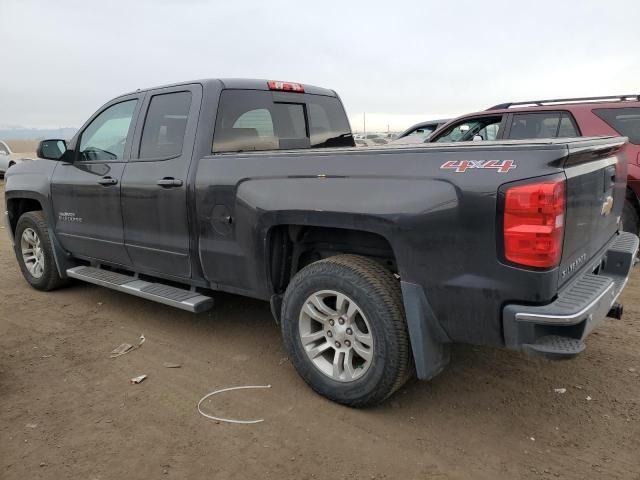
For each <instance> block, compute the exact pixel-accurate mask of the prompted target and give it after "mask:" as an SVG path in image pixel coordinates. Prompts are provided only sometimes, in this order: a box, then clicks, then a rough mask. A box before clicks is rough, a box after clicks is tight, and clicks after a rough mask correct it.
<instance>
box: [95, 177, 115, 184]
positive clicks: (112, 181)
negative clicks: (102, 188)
mask: <svg viewBox="0 0 640 480" xmlns="http://www.w3.org/2000/svg"><path fill="white" fill-rule="evenodd" d="M98 183H99V184H100V185H117V183H118V179H116V178H113V177H102V178H101V179H100V180H98Z"/></svg>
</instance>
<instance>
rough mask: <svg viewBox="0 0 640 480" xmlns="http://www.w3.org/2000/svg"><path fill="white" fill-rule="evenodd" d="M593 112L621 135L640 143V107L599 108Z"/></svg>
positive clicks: (632, 141) (636, 143) (635, 143)
mask: <svg viewBox="0 0 640 480" xmlns="http://www.w3.org/2000/svg"><path fill="white" fill-rule="evenodd" d="M593 113H595V114H596V115H597V116H598V117H600V118H601V119H602V120H604V121H605V122H607V124H608V125H609V126H610V127H611V128H613V129H614V130H615V131H616V132H618V133H619V134H620V135H624V136H625V137H629V142H631V143H633V144H634V145H640V108H638V107H625V108H598V109H595V110H593Z"/></svg>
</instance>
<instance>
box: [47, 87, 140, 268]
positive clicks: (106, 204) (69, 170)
mask: <svg viewBox="0 0 640 480" xmlns="http://www.w3.org/2000/svg"><path fill="white" fill-rule="evenodd" d="M141 103H142V95H129V96H126V97H120V98H118V99H117V100H115V101H113V102H111V103H109V104H107V105H106V106H105V107H104V108H103V109H102V110H100V111H99V112H97V113H96V115H94V117H93V118H92V119H91V120H90V121H89V123H88V124H87V125H86V127H85V128H84V129H83V130H82V131H81V133H80V136H79V138H78V140H77V142H76V147H75V152H74V155H73V157H72V162H70V163H67V162H59V163H58V164H57V165H56V169H55V171H54V173H53V178H52V180H51V196H52V201H53V210H54V215H55V224H56V233H57V236H58V238H59V240H60V243H61V244H62V246H63V247H64V248H65V249H66V250H68V251H70V252H71V253H73V254H75V255H78V256H83V257H89V258H94V259H98V260H103V261H105V262H109V263H116V264H119V265H125V266H128V265H130V263H131V262H130V259H129V256H128V255H127V252H126V249H125V246H124V236H123V225H122V208H121V204H120V187H121V179H122V172H123V171H124V168H125V165H126V161H127V159H128V158H129V155H130V149H131V142H132V137H133V125H134V124H135V118H136V116H137V115H138V111H139V107H140V104H141Z"/></svg>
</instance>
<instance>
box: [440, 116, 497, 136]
mask: <svg viewBox="0 0 640 480" xmlns="http://www.w3.org/2000/svg"><path fill="white" fill-rule="evenodd" d="M501 122H502V116H498V117H480V118H472V119H468V120H465V121H463V122H461V123H458V124H456V125H453V126H451V127H449V128H447V129H446V130H445V131H444V132H442V134H441V135H439V136H438V137H437V138H436V139H435V140H434V141H435V142H468V141H471V140H473V139H474V137H476V139H477V140H480V139H481V140H495V139H496V138H497V137H498V132H499V131H500V123H501Z"/></svg>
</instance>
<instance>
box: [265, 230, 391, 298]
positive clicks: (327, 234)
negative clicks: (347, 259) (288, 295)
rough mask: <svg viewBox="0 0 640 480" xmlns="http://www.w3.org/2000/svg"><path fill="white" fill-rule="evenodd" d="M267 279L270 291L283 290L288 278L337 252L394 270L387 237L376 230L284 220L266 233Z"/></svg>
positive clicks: (277, 292)
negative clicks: (369, 260) (353, 255)
mask: <svg viewBox="0 0 640 480" xmlns="http://www.w3.org/2000/svg"><path fill="white" fill-rule="evenodd" d="M265 238H266V243H265V259H266V267H267V278H268V279H269V281H270V283H271V288H272V291H273V293H274V294H276V295H280V294H282V293H284V290H285V289H286V287H287V285H288V284H289V282H290V280H291V278H292V277H293V276H294V275H295V274H296V273H297V272H298V271H300V270H301V269H302V268H304V267H305V266H307V265H309V264H310V263H313V262H315V261H317V260H322V259H324V258H329V257H332V256H335V255H341V254H355V255H360V256H363V257H368V258H372V259H374V260H376V261H377V262H378V263H380V264H382V265H383V266H384V267H386V268H387V269H388V270H390V271H391V272H392V273H397V272H398V265H397V261H396V256H395V253H394V250H393V247H392V245H391V242H390V241H389V239H388V238H387V237H386V236H384V235H383V234H381V233H380V232H375V231H370V230H366V229H360V228H352V227H344V226H330V225H326V224H300V223H284V224H278V225H272V226H270V227H269V229H268V230H267V233H266V236H265Z"/></svg>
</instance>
